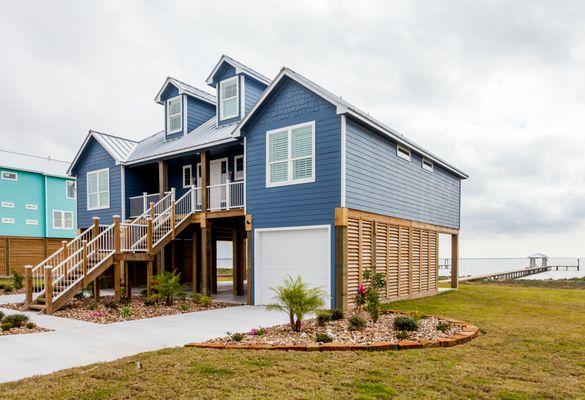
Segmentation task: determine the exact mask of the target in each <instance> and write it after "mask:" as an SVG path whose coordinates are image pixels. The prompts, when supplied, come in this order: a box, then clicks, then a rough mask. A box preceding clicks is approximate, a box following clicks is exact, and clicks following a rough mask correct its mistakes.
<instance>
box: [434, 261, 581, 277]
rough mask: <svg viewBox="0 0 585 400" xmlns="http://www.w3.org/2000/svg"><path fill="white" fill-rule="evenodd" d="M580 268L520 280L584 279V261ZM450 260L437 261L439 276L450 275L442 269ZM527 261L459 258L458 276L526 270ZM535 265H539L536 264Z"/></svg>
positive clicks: (567, 262)
mask: <svg viewBox="0 0 585 400" xmlns="http://www.w3.org/2000/svg"><path fill="white" fill-rule="evenodd" d="M579 261H580V265H581V267H580V268H579V271H576V270H575V269H570V270H569V271H564V270H563V271H549V272H544V273H542V274H536V275H531V276H528V277H526V278H522V279H570V278H582V277H585V259H584V258H581V259H580V260H579ZM449 264H450V259H447V258H440V259H439V266H440V268H439V275H440V276H447V275H450V273H451V271H450V269H449V268H443V267H442V266H444V265H449ZM528 265H529V261H528V259H526V258H461V259H459V276H460V277H464V276H469V275H472V276H474V275H482V274H489V273H492V272H506V271H513V270H516V269H521V268H526V267H528ZM537 265H540V264H538V263H537ZM548 265H577V258H550V259H549V260H548Z"/></svg>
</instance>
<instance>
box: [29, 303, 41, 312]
mask: <svg viewBox="0 0 585 400" xmlns="http://www.w3.org/2000/svg"><path fill="white" fill-rule="evenodd" d="M28 308H30V309H31V310H37V311H41V310H42V309H43V308H45V305H44V304H31V305H29V306H28Z"/></svg>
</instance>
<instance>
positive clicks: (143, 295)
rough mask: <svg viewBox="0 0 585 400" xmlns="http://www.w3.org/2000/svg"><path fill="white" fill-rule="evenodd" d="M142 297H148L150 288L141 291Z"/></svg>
mask: <svg viewBox="0 0 585 400" xmlns="http://www.w3.org/2000/svg"><path fill="white" fill-rule="evenodd" d="M140 297H148V290H146V289H142V290H141V291H140Z"/></svg>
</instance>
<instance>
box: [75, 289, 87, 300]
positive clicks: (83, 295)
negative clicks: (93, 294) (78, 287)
mask: <svg viewBox="0 0 585 400" xmlns="http://www.w3.org/2000/svg"><path fill="white" fill-rule="evenodd" d="M73 297H75V298H76V299H77V300H83V298H84V297H85V292H84V291H83V290H82V291H81V292H77V293H75V295H74V296H73Z"/></svg>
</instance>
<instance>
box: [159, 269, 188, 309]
mask: <svg viewBox="0 0 585 400" xmlns="http://www.w3.org/2000/svg"><path fill="white" fill-rule="evenodd" d="M152 287H153V288H154V290H156V293H157V296H159V297H160V298H162V299H165V304H166V305H167V306H170V305H172V304H173V301H174V299H175V298H176V297H178V296H180V295H182V294H183V293H184V291H185V285H183V284H181V274H180V273H179V274H177V273H176V271H173V272H170V271H163V272H162V273H160V274H158V275H155V276H154V278H153V285H152Z"/></svg>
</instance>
